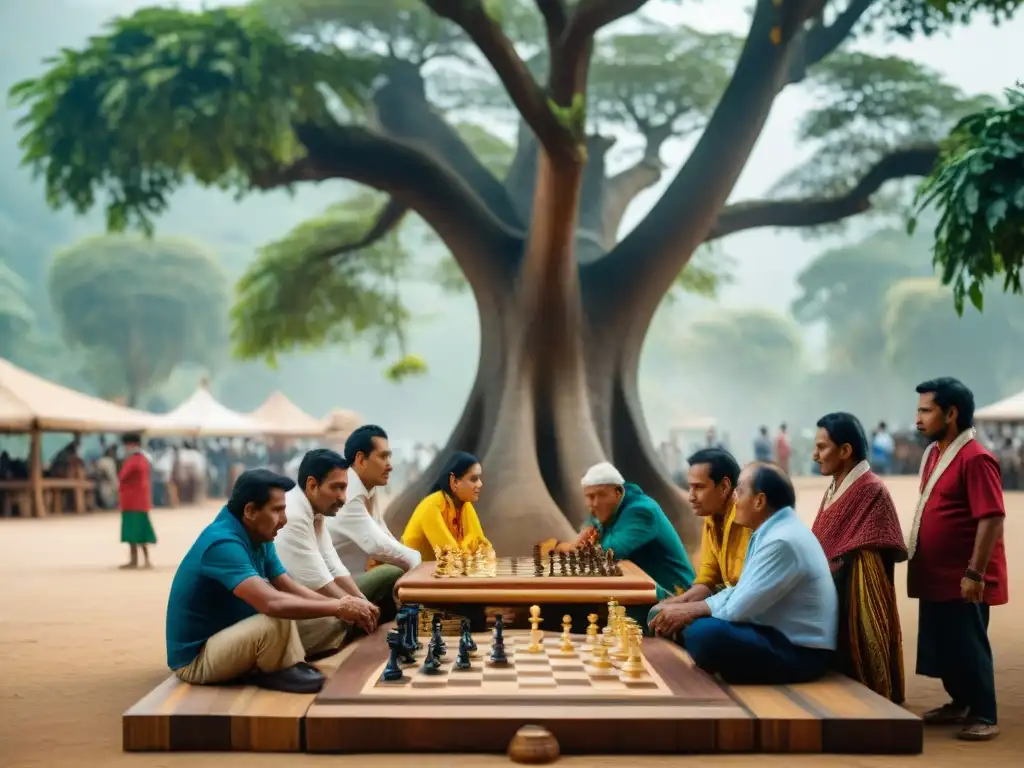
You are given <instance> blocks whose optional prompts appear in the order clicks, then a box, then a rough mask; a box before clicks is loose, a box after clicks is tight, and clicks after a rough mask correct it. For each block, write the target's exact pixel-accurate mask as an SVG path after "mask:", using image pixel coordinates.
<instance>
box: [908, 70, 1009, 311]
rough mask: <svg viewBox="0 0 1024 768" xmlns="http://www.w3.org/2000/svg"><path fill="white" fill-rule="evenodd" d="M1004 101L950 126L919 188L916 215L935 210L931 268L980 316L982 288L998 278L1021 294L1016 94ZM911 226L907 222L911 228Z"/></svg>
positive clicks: (958, 305)
mask: <svg viewBox="0 0 1024 768" xmlns="http://www.w3.org/2000/svg"><path fill="white" fill-rule="evenodd" d="M1007 97H1008V102H1009V103H1008V104H1007V105H1005V106H1000V107H991V108H989V109H984V110H982V111H980V112H977V113H975V114H972V115H970V116H968V117H966V118H964V119H963V120H961V121H960V123H958V124H957V126H956V127H955V128H954V130H953V132H952V134H951V136H950V138H949V140H948V142H947V143H946V146H945V152H944V156H943V159H942V162H941V163H940V165H939V167H938V168H937V169H936V170H935V172H934V173H933V174H932V175H931V176H930V177H929V178H928V179H926V180H925V182H924V184H922V186H921V189H920V192H919V195H918V200H917V208H918V211H920V210H924V209H926V208H928V207H930V206H935V207H936V208H937V209H938V211H939V214H940V218H939V222H938V225H937V226H936V227H935V252H934V255H935V263H936V265H937V266H938V268H939V270H940V274H941V277H942V282H943V284H945V285H951V286H952V295H953V302H954V305H955V307H956V310H957V312H958V313H962V312H963V307H964V298H965V297H969V298H970V301H971V303H972V304H973V305H974V306H975V307H976V308H977V309H978V310H979V311H980V310H981V309H982V308H983V287H984V285H985V283H987V282H988V281H990V280H992V279H993V278H994V277H995V276H996V275H999V274H1002V275H1003V277H1004V280H1003V290H1012V291H1013V292H1014V293H1020V292H1021V265H1022V262H1024V90H1021V89H1020V88H1018V89H1016V90H1011V91H1009V92H1008V93H1007ZM912 226H913V223H912Z"/></svg>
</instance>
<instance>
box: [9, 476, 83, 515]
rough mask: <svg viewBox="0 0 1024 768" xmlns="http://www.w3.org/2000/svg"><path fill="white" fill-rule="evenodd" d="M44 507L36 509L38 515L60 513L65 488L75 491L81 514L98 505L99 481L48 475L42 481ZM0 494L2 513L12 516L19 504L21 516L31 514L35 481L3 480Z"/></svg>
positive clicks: (77, 507) (77, 509) (77, 506)
mask: <svg viewBox="0 0 1024 768" xmlns="http://www.w3.org/2000/svg"><path fill="white" fill-rule="evenodd" d="M41 486H42V496H43V509H37V510H35V512H34V514H35V516H37V517H45V516H46V515H47V514H51V515H59V514H61V513H62V512H63V511H64V510H63V506H62V504H61V501H62V496H63V493H64V491H71V492H72V493H73V494H74V499H75V503H74V507H75V512H76V513H78V514H80V515H82V514H85V513H86V512H88V511H89V510H91V509H93V508H94V507H95V497H96V484H95V483H94V482H93V481H92V480H87V479H77V478H70V477H67V478H65V477H45V478H43V480H42V482H41ZM0 496H2V497H3V510H2V514H3V515H4V516H5V517H9V516H10V515H11V513H12V512H13V509H12V507H13V505H14V504H15V503H17V505H18V510H19V511H20V512H21V516H22V517H29V510H31V509H32V483H31V482H30V481H28V480H0Z"/></svg>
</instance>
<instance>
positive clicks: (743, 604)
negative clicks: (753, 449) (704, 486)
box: [650, 464, 839, 685]
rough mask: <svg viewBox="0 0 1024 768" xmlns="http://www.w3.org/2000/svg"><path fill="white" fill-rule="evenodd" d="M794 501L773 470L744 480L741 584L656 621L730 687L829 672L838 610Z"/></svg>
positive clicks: (761, 469)
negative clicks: (746, 537)
mask: <svg viewBox="0 0 1024 768" xmlns="http://www.w3.org/2000/svg"><path fill="white" fill-rule="evenodd" d="M795 503H796V493H795V492H794V490H793V485H792V483H791V482H790V480H789V478H788V477H787V476H786V474H785V473H784V472H783V471H782V470H781V469H780V468H778V467H776V466H773V465H771V464H751V465H749V466H747V467H745V468H744V470H743V471H742V472H741V473H740V480H739V484H738V486H737V489H736V522H737V523H739V524H740V525H743V526H745V527H747V528H750V529H751V530H752V531H753V534H752V535H751V537H750V546H749V548H748V550H747V557H746V562H745V563H744V566H743V576H742V578H740V580H739V583H738V584H736V585H735V586H732V587H728V588H727V589H724V590H723V591H721V592H719V593H718V594H716V595H712V596H710V597H708V598H707V599H705V600H701V601H698V602H687V603H676V604H673V605H669V606H666V607H665V608H664V609H663V610H662V611H661V612H660V613H659V614H658V615H657V616H655V617H654V618H653V619H652V620H651V624H650V628H651V629H652V630H653V631H654V632H656V633H657V634H659V635H665V636H669V637H677V638H679V639H680V640H681V642H682V645H683V647H684V648H686V650H687V652H688V653H689V654H690V656H691V658H692V659H693V661H694V663H695V664H696V665H697V666H698V667H700V668H701V669H703V670H704V671H706V672H708V673H710V674H718V675H720V676H721V677H722V679H723V680H725V681H726V682H727V683H733V684H756V683H764V684H776V685H779V684H786V683H801V682H810V681H812V680H816V679H818V678H820V677H822V676H823V675H824V674H825V673H826V672H827V671H828V669H829V667H830V666H831V664H832V660H833V653H834V651H835V649H836V631H837V627H838V620H839V605H838V600H837V597H836V590H835V586H834V585H833V582H832V574H831V572H830V570H829V566H828V560H827V559H826V558H825V553H824V552H823V551H822V548H821V545H820V544H819V543H818V540H817V538H815V536H814V534H813V533H811V531H810V529H808V528H807V526H806V525H804V524H803V523H802V522H801V521H800V520H799V518H797V516H796V512H795V510H794V509H793V505H794V504H795Z"/></svg>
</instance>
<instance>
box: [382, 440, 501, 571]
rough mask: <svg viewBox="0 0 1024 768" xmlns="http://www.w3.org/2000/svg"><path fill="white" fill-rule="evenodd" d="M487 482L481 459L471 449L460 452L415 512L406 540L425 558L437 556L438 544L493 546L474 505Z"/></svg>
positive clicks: (404, 534) (429, 558)
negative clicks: (481, 524)
mask: <svg viewBox="0 0 1024 768" xmlns="http://www.w3.org/2000/svg"><path fill="white" fill-rule="evenodd" d="M483 485H484V481H483V468H482V467H481V466H480V460H479V459H478V458H477V457H476V456H474V455H473V454H471V453H465V452H463V451H459V452H458V453H456V454H455V455H454V456H452V457H451V459H449V460H448V462H447V464H446V465H445V468H444V471H443V472H442V473H441V475H440V477H438V479H437V482H436V483H434V485H433V487H432V488H431V489H430V494H429V495H428V496H427V497H426V498H425V499H423V501H421V502H420V503H419V505H418V506H417V507H416V511H415V512H413V513H412V517H411V518H409V523H408V525H406V526H405V532H404V533H403V534H402V543H403V544H405V546H407V547H412V548H413V549H416V550H418V551H419V553H420V554H421V555H422V556H423V559H424V560H433V559H434V547H445V546H448V547H459V548H462V549H467V548H469V547H473V546H476V545H478V544H484V545H486V546H491V543H490V542H489V541H488V540H487V539H486V538H485V537H484V532H483V529H482V528H481V527H480V518H478V517H477V516H476V510H475V509H473V502H475V501H476V500H477V499H479V498H480V489H481V488H482V487H483Z"/></svg>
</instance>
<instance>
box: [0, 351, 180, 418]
mask: <svg viewBox="0 0 1024 768" xmlns="http://www.w3.org/2000/svg"><path fill="white" fill-rule="evenodd" d="M161 421H162V419H161V418H160V417H159V416H154V415H153V414H151V413H146V412H145V411H138V410H135V409H134V408H126V407H124V406H121V405H117V404H116V403H111V402H108V401H106V400H102V399H101V398H98V397H92V396H91V395H85V394H82V393H81V392H76V391H75V390H73V389H69V388H67V387H62V386H60V385H59V384H54V383H53V382H52V381H47V380H46V379H44V378H42V377H40V376H36V375H35V374H32V373H29V372H28V371H26V370H24V369H23V368H19V367H18V366H16V365H15V364H14V363H12V362H10V361H9V360H5V359H4V358H0V432H32V431H33V430H38V431H42V432H121V433H123V432H143V431H148V430H149V429H150V428H151V427H153V426H155V425H157V424H159V423H161Z"/></svg>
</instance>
